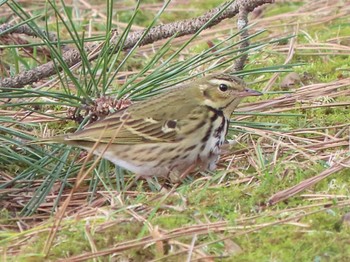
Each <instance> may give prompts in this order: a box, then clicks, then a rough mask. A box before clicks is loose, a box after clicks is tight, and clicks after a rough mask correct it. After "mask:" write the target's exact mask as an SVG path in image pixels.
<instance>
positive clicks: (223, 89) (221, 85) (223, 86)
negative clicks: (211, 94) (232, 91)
mask: <svg viewBox="0 0 350 262" xmlns="http://www.w3.org/2000/svg"><path fill="white" fill-rule="evenodd" d="M219 89H220V91H222V92H225V91H227V90H228V86H227V85H226V84H220V86H219Z"/></svg>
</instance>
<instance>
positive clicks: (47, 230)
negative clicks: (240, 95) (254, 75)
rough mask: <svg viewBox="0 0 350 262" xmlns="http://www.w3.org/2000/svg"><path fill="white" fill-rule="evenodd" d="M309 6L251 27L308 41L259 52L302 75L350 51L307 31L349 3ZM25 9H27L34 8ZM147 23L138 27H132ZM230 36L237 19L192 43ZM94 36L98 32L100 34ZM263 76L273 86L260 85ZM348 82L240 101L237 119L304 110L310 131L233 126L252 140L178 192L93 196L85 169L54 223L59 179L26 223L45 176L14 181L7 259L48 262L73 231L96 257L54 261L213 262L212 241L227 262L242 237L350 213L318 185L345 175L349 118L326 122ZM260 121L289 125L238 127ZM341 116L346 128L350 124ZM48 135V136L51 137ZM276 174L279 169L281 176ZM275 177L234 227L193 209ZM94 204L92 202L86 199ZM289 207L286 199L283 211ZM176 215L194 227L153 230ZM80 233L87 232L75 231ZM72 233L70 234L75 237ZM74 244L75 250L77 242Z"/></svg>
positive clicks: (239, 213) (17, 114) (19, 116)
mask: <svg viewBox="0 0 350 262" xmlns="http://www.w3.org/2000/svg"><path fill="white" fill-rule="evenodd" d="M78 2H79V8H81V9H84V8H85V9H88V10H91V14H92V13H93V14H94V15H97V16H98V17H99V18H101V19H102V20H103V18H104V17H105V14H104V13H103V8H101V6H100V5H98V4H89V3H87V2H85V1H78ZM280 2H281V3H280ZM283 2H284V1H277V4H280V5H281V6H283ZM288 2H299V1H288ZM303 2H305V3H304V4H303V5H301V6H300V7H299V8H297V9H295V10H293V11H289V12H286V13H283V14H276V15H269V16H265V15H266V14H268V12H271V10H272V11H273V10H276V7H274V6H269V7H267V10H263V11H262V14H260V16H257V18H254V19H253V21H255V22H256V23H257V25H256V26H255V27H254V29H253V31H254V30H258V28H261V27H264V28H267V29H268V34H267V35H266V36H264V37H266V38H269V39H271V38H276V37H281V36H285V35H290V34H302V35H303V36H304V37H305V38H306V39H307V41H308V43H305V41H300V40H299V38H296V40H293V41H291V42H289V43H287V44H280V45H276V46H274V47H267V50H265V51H264V52H262V53H261V54H260V55H261V56H263V57H264V58H266V59H270V57H271V56H272V55H273V54H276V56H280V57H282V61H283V62H285V63H289V62H291V61H295V60H297V59H296V57H298V58H300V57H302V58H303V59H304V61H305V63H306V65H302V66H301V68H302V69H301V70H306V71H307V70H308V68H310V67H309V66H310V65H309V64H310V63H313V61H314V59H316V58H317V59H318V58H319V57H323V58H324V62H325V63H327V62H328V61H331V60H334V59H337V57H339V56H344V55H349V53H350V48H349V46H348V45H346V43H347V40H348V38H346V37H344V36H337V37H334V36H331V37H329V38H328V39H327V40H319V39H317V38H315V37H312V36H311V35H312V34H311V33H310V32H309V30H310V28H312V30H314V29H313V28H315V27H317V26H321V27H323V26H324V27H326V26H327V25H332V24H333V23H335V21H337V19H339V18H342V17H345V16H347V17H349V12H350V5H348V6H346V5H341V1H313V0H309V1H303ZM120 7H121V8H122V7H123V6H122V5H121V6H120ZM27 8H28V10H30V6H28V7H27ZM125 8H128V7H125ZM143 8H144V10H145V12H146V11H154V12H156V11H157V10H158V8H159V5H157V4H145V5H144V6H143ZM170 11H173V12H179V11H182V9H181V8H177V7H176V6H175V4H174V5H172V6H170ZM6 12H9V11H7V10H2V11H1V12H0V14H6ZM266 12H267V13H266ZM276 12H277V11H276ZM88 14H89V13H87V14H86V15H87V16H88ZM102 20H101V21H102ZM97 21H98V20H97ZM115 24H116V25H118V26H120V27H121V28H123V26H125V25H124V24H123V23H120V22H118V21H115ZM90 25H91V24H90ZM139 27H140V26H135V29H138V28H139ZM231 29H232V21H230V22H226V23H225V24H223V25H220V26H219V27H215V28H212V29H209V30H206V31H205V32H204V33H203V34H201V37H200V38H198V39H197V40H196V41H195V42H194V43H193V46H196V45H203V44H205V43H207V41H210V40H212V36H213V35H217V34H220V33H223V32H227V31H228V30H231ZM88 31H89V32H90V31H91V32H92V31H93V29H92V28H91V30H90V29H89V30H88ZM188 38H189V37H183V38H180V39H176V40H175V41H174V42H173V43H174V45H176V44H181V43H183V42H184V41H186V40H187V39H188ZM345 40H346V41H345ZM299 42H302V43H299ZM344 43H345V44H344ZM162 44H163V42H159V43H156V44H154V45H152V47H151V46H145V47H142V48H140V49H139V51H138V52H139V53H140V54H144V55H145V56H148V55H150V54H152V52H154V51H153V50H156V49H157V48H159V47H160V46H161V45H162ZM187 52H190V50H187ZM256 61H258V60H256ZM256 61H255V60H253V59H252V61H251V62H252V63H253V64H254V63H255V62H256ZM260 61H261V60H260ZM260 61H259V63H260ZM283 62H282V63H283ZM308 63H309V64H308ZM320 70H321V69H320ZM339 72H340V71H339ZM342 72H343V71H342ZM333 76H334V74H333ZM280 78H281V76H280V74H279V73H276V74H274V75H272V77H271V75H263V76H260V78H259V79H256V80H255V82H257V84H259V83H260V86H261V89H263V90H265V91H272V90H276V89H277V91H279V90H278V85H277V84H276V83H277V81H279V80H278V79H280ZM267 79H269V81H263V80H267ZM251 80H252V79H251ZM261 82H262V84H261ZM349 84H350V77H348V76H347V74H346V72H344V73H343V74H341V73H339V74H338V79H330V80H329V81H324V80H319V79H316V78H313V79H311V80H309V81H308V83H305V84H304V85H303V84H301V85H302V86H301V87H296V88H295V89H291V90H289V91H291V92H290V93H288V94H283V95H280V94H277V95H273V94H272V95H271V96H266V97H265V98H264V99H263V100H260V101H256V102H250V103H245V104H243V105H242V106H241V107H240V111H255V112H260V113H266V114H270V115H271V114H277V113H293V114H299V113H303V114H304V115H306V116H303V117H300V118H298V119H301V121H305V122H306V124H300V123H298V120H295V118H293V120H291V121H295V122H293V124H291V125H290V127H289V128H288V129H287V130H280V129H264V128H262V129H258V128H252V127H245V126H232V128H235V129H238V130H242V131H246V132H248V133H249V135H248V134H243V135H239V136H238V137H237V138H236V145H235V146H233V148H231V149H228V151H227V153H226V154H225V155H224V156H223V157H222V159H221V164H220V168H219V169H218V171H217V172H216V173H215V174H213V176H212V177H210V176H203V175H202V174H195V175H194V180H193V181H191V183H185V184H184V185H176V186H171V187H170V188H167V190H165V191H160V192H152V191H151V190H149V188H148V186H147V185H145V184H144V183H143V182H142V181H141V182H140V183H139V184H137V185H135V186H134V187H132V188H131V189H130V190H129V191H123V192H119V191H113V190H110V191H106V190H105V187H104V186H102V185H98V187H97V189H96V191H95V192H94V193H92V192H89V186H88V182H89V180H90V179H91V177H90V176H91V172H89V170H91V167H89V168H86V169H84V168H82V169H81V172H80V173H79V175H78V177H77V178H69V179H68V180H67V182H69V183H71V184H73V185H74V184H75V187H74V188H73V189H72V190H69V189H65V192H63V193H62V195H61V199H60V201H59V202H60V203H61V204H60V209H59V210H56V211H55V212H54V213H55V215H54V217H52V209H53V208H54V207H55V201H56V198H57V196H58V195H59V194H60V192H59V191H60V188H61V182H60V181H57V182H56V183H55V185H54V186H53V189H52V191H51V192H50V194H49V195H48V196H47V198H46V201H45V202H44V203H43V204H41V205H40V207H39V208H38V210H37V212H36V214H34V215H32V216H30V217H20V216H17V215H16V213H17V212H18V211H19V210H21V209H22V208H23V206H24V205H25V203H27V202H28V201H29V200H30V199H31V198H32V197H33V194H34V192H35V191H36V190H37V188H38V187H39V186H40V185H41V184H42V182H43V180H42V179H38V180H31V181H23V180H18V181H15V182H14V183H13V185H12V187H8V188H6V189H1V190H0V194H1V195H3V197H2V199H1V205H2V207H3V210H6V212H9V213H8V216H7V217H6V216H5V215H3V216H4V217H6V218H4V219H3V220H2V221H3V222H1V224H0V228H1V229H2V230H4V232H5V233H4V234H3V235H2V236H1V238H2V240H0V245H2V247H0V249H1V254H2V257H3V258H4V259H5V260H6V259H8V260H16V256H21V257H26V255H25V252H26V251H27V250H30V251H31V252H32V253H33V254H32V255H27V258H28V257H30V256H32V257H34V258H40V256H42V254H45V255H49V258H50V250H52V249H54V248H55V247H57V246H59V245H60V244H61V243H63V242H64V241H69V238H68V240H67V239H64V235H65V234H66V232H69V231H72V232H75V233H76V234H83V235H84V236H83V237H82V238H83V239H84V240H85V241H86V243H88V244H87V246H88V251H87V250H86V249H83V250H81V252H80V254H79V255H77V254H76V253H74V254H71V253H64V252H62V253H61V255H57V253H55V255H54V256H53V257H51V259H52V260H57V259H61V260H62V261H86V260H91V259H96V258H102V257H104V256H109V257H110V259H120V260H125V261H129V260H132V259H136V260H140V259H142V260H148V261H168V260H169V259H171V260H174V261H180V260H181V261H182V260H187V261H196V260H199V261H214V260H215V259H216V258H219V257H218V255H217V253H215V252H214V251H211V250H210V247H211V246H213V245H214V244H215V243H222V245H223V248H222V250H223V253H222V255H221V256H220V257H221V258H230V257H232V256H233V255H236V254H239V253H244V252H245V251H244V250H245V247H240V246H239V245H237V244H236V243H235V241H234V239H236V238H237V237H238V236H248V235H250V236H252V237H254V236H256V235H255V234H257V232H260V231H263V230H264V229H271V231H272V230H273V229H274V228H276V227H278V226H281V227H282V225H289V226H290V227H292V228H293V229H290V228H289V229H290V230H291V231H297V232H299V233H300V232H306V231H307V230H311V228H312V226H313V225H312V222H308V220H307V219H305V218H308V217H310V216H312V215H314V214H317V213H322V212H325V211H327V210H329V209H330V208H337V209H344V210H347V208H348V207H349V204H350V203H349V200H348V198H349V195H348V194H347V193H346V192H347V190H339V192H338V193H334V192H333V191H332V190H330V192H329V193H328V192H324V191H320V192H319V191H317V187H315V185H316V184H317V183H320V182H321V181H322V180H324V179H326V178H328V177H329V176H331V175H333V176H336V175H337V174H348V173H349V167H350V160H349V151H350V147H349V140H350V137H349V134H350V128H349V125H350V123H349V121H347V122H346V121H345V122H344V121H342V122H337V121H336V120H335V121H323V120H322V121H321V120H319V119H321V118H322V117H324V116H326V120H327V115H326V113H324V112H326V111H325V110H330V113H329V118H330V115H332V114H337V112H339V111H337V110H348V108H349V106H350V100H349V97H350V89H349ZM276 86H277V87H276ZM313 110H318V111H313ZM322 110H323V111H322ZM310 112H312V113H310ZM0 113H1V114H2V115H4V116H5V115H9V116H13V117H14V118H15V119H16V120H18V121H21V122H23V123H35V122H41V123H49V122H53V121H57V120H58V119H59V117H60V116H62V115H63V112H55V117H53V116H47V117H43V116H42V115H38V114H36V113H28V112H26V111H24V110H22V111H9V110H1V112H0ZM327 114H328V113H327ZM252 119H253V120H254V121H256V119H259V120H264V121H272V122H276V123H281V122H283V123H285V122H286V120H285V118H282V119H281V118H280V117H278V116H274V117H271V116H269V117H265V116H258V117H256V116H247V115H240V116H237V117H236V119H235V120H237V121H249V120H252ZM335 119H336V118H335ZM339 119H341V120H348V119H349V118H345V119H344V118H339ZM43 132H44V133H46V132H48V133H50V132H51V131H50V130H46V131H43ZM83 160H84V159H82V160H81V161H83ZM96 163H97V162H96ZM319 163H324V168H323V169H322V170H320V168H319ZM277 167H279V168H281V169H280V171H278V169H277ZM297 169H302V170H305V171H307V172H305V173H307V175H306V176H305V177H298V176H297V171H296V170H297ZM252 170H253V172H252ZM276 173H277V178H274V179H275V180H274V181H275V182H276V181H279V182H280V185H279V186H278V187H276V188H270V190H265V191H264V192H263V194H262V195H263V198H262V199H261V200H260V202H258V203H256V204H255V205H253V206H252V207H251V209H255V212H247V211H246V209H245V207H244V206H242V205H246V204H247V203H249V201H246V199H243V198H244V197H242V199H237V202H235V203H232V205H231V207H232V210H230V211H229V212H230V213H235V216H234V222H232V220H230V219H228V218H226V217H223V216H221V215H218V217H217V219H213V217H210V218H208V217H206V215H205V214H202V213H201V214H200V215H199V217H196V214H195V213H196V212H199V213H200V211H199V210H200V207H198V205H206V204H208V206H209V207H210V206H211V205H210V204H209V203H210V202H211V201H215V199H210V198H211V197H214V196H215V195H214V194H212V192H219V193H218V198H220V190H227V189H228V188H233V189H234V188H238V189H239V190H240V192H243V193H242V195H250V194H251V195H255V194H256V193H255V191H256V190H259V187H261V185H262V184H263V183H264V181H265V180H268V179H267V178H266V176H267V175H266V174H276ZM13 175H14V174H13V173H10V172H9V171H0V179H1V183H6V182H9V181H12V179H13ZM310 175H311V177H310ZM294 181H295V182H294ZM28 182H30V187H16V185H22V184H26V183H28ZM344 183H345V182H344ZM344 191H345V192H344ZM201 192H210V194H208V196H205V199H204V200H203V199H201V197H202V196H201ZM300 192H301V194H299V195H298V198H297V200H299V202H295V201H297V200H295V199H294V197H295V195H296V194H298V193H300ZM342 192H343V193H342ZM196 194H197V196H195V195H196ZM90 197H93V199H92V201H90V202H88V201H87V200H88V199H89V198H90ZM241 201H243V202H241ZM281 201H283V202H282V203H280V202H281ZM278 204H281V205H278ZM289 204H290V206H289ZM217 205H220V204H217ZM273 205H277V207H276V208H275V207H274V206H273ZM214 206H215V205H214ZM177 214H186V216H188V217H189V220H190V222H188V221H186V222H184V223H183V224H181V223H180V222H177V223H175V225H171V226H170V227H169V228H167V227H166V226H162V224H161V225H159V224H157V219H159V218H161V219H166V218H167V217H171V216H176V215H177ZM178 223H180V225H178ZM75 226H77V228H78V227H79V229H74V227H75ZM81 227H83V228H81ZM124 227H125V228H126V230H129V231H130V233H129V234H128V233H127V232H124V233H125V236H124V237H122V236H121V237H120V239H119V240H115V239H114V240H113V241H112V240H111V241H106V242H105V243H104V244H101V238H102V237H103V236H104V235H105V236H106V237H107V236H108V237H110V238H113V237H116V236H117V234H118V230H120V231H121V232H122V233H123V231H122V228H124ZM115 230H117V231H116V232H115ZM133 230H134V231H133ZM287 230H288V229H287ZM113 234H114V235H113ZM69 235H70V234H68V233H67V236H69ZM111 235H112V236H111ZM70 236H71V235H70ZM252 242H253V241H252ZM33 243H40V244H37V245H36V244H34V246H36V248H38V247H39V248H43V249H42V250H40V251H39V250H37V249H35V250H32V249H31V247H30V246H31V245H32V244H33ZM71 245H74V243H73V242H72V243H71ZM41 251H42V253H41ZM35 252H37V253H35ZM267 252H269V251H267ZM114 257H116V258H114Z"/></svg>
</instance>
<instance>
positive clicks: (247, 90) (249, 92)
mask: <svg viewBox="0 0 350 262" xmlns="http://www.w3.org/2000/svg"><path fill="white" fill-rule="evenodd" d="M261 95H263V93H261V92H259V91H256V90H253V89H250V88H245V89H244V91H242V92H240V94H239V96H240V97H246V96H261Z"/></svg>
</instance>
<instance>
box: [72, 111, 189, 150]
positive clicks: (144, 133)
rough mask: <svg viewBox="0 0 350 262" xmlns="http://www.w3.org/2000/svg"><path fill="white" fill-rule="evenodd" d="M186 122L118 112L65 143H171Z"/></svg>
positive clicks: (74, 134) (178, 136)
mask: <svg viewBox="0 0 350 262" xmlns="http://www.w3.org/2000/svg"><path fill="white" fill-rule="evenodd" d="M187 122H188V121H182V120H179V119H175V118H169V117H164V118H158V119H156V118H153V117H151V116H150V117H139V116H134V115H133V114H130V113H129V112H128V111H127V110H121V111H119V112H116V113H114V114H111V115H109V116H108V117H106V118H104V119H102V120H100V121H97V122H95V123H93V124H90V125H88V126H86V127H85V128H84V129H82V130H80V131H77V132H75V133H73V134H70V135H66V136H65V140H66V141H89V142H96V141H99V142H101V143H109V142H110V141H112V142H111V143H114V144H139V143H157V142H158V143H159V142H175V141H176V140H177V139H179V138H180V137H181V129H182V127H184V126H186V125H187Z"/></svg>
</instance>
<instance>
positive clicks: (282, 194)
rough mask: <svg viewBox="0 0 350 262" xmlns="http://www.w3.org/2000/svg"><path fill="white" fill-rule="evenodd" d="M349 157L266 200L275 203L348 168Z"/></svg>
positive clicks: (270, 203)
mask: <svg viewBox="0 0 350 262" xmlns="http://www.w3.org/2000/svg"><path fill="white" fill-rule="evenodd" d="M349 159H350V158H347V159H345V160H343V161H342V162H341V163H338V164H336V165H334V166H332V167H331V168H328V169H327V170H325V171H323V172H322V173H321V174H319V175H317V176H314V177H311V178H309V179H306V180H304V181H302V182H301V183H299V184H297V185H295V186H293V187H291V188H288V189H285V190H282V191H280V192H278V193H276V194H274V195H273V196H272V197H270V199H269V200H268V203H269V205H275V204H277V203H278V202H281V201H283V200H285V199H287V198H290V197H292V196H294V195H296V194H298V193H299V192H301V191H303V190H304V189H306V188H309V187H311V186H313V185H315V184H316V183H318V182H320V181H321V180H323V179H325V178H326V177H328V176H330V175H332V174H334V173H336V172H338V171H341V170H343V169H345V168H349V165H350V160H349Z"/></svg>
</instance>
